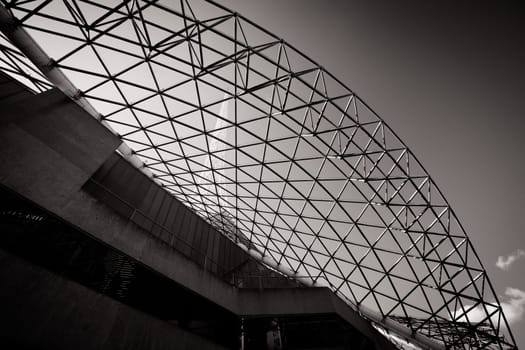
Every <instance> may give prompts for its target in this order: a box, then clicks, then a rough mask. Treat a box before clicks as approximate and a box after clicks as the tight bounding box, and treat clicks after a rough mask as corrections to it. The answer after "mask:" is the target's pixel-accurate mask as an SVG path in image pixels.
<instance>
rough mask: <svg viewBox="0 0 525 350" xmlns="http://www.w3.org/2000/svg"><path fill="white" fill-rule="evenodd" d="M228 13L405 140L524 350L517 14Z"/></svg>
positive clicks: (475, 9) (470, 8) (239, 7)
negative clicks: (303, 57) (350, 93)
mask: <svg viewBox="0 0 525 350" xmlns="http://www.w3.org/2000/svg"><path fill="white" fill-rule="evenodd" d="M220 3H222V4H224V5H225V6H227V7H229V8H231V9H234V10H236V11H237V12H239V13H241V14H243V15H244V16H246V17H247V18H249V19H251V20H253V21H255V22H256V23H258V24H260V25H261V26H263V27H265V28H267V29H269V30H271V31H272V32H273V33H275V34H276V35H277V36H279V37H282V38H284V39H285V40H286V41H287V42H289V43H290V44H291V45H293V46H295V47H296V48H298V49H299V50H301V51H303V52H304V53H306V54H307V55H308V56H310V57H311V58H312V59H313V60H314V61H317V62H318V63H319V64H320V65H322V66H324V67H325V68H326V69H327V70H328V71H330V72H331V73H333V74H334V75H335V76H337V77H338V78H339V79H341V80H342V81H343V82H344V83H346V84H347V85H348V86H349V87H350V88H351V89H352V90H354V91H356V92H357V93H358V95H360V96H361V97H362V98H363V99H364V100H365V101H366V102H367V103H368V104H369V105H370V106H372V108H374V109H375V110H376V112H378V113H379V115H381V116H382V118H383V119H384V120H385V121H386V122H387V123H388V124H389V125H390V126H391V127H392V128H393V129H394V130H395V131H396V132H397V133H398V135H399V136H400V137H401V139H402V140H404V141H405V143H406V144H407V145H408V147H410V149H411V150H412V151H413V152H414V154H415V155H416V156H417V157H418V158H419V159H420V160H421V161H422V163H423V165H424V166H425V167H426V169H427V170H428V172H429V173H430V174H431V176H432V177H433V178H434V180H435V181H436V183H437V184H438V186H439V187H440V188H441V190H442V191H443V193H444V195H445V197H446V198H447V199H448V201H449V203H450V204H451V205H452V207H453V208H454V210H455V211H456V213H457V215H458V217H459V219H460V221H461V222H462V224H463V226H464V227H465V229H466V231H467V233H468V235H469V237H470V238H471V240H472V241H473V243H474V246H475V247H476V250H477V251H478V253H479V255H480V257H481V260H482V261H483V263H484V266H485V268H486V270H487V271H488V274H489V277H490V279H491V280H492V282H493V284H494V285H495V287H496V292H497V293H498V295H501V296H502V298H501V299H502V301H504V302H507V304H505V305H506V306H508V309H509V310H511V311H507V313H508V314H509V315H508V316H510V318H513V319H514V320H515V321H514V323H513V326H512V328H513V330H514V332H513V333H514V335H515V337H516V339H517V342H518V346H519V347H520V348H523V349H525V335H521V334H520V333H521V332H520V331H522V330H523V329H525V320H521V321H520V318H521V317H522V316H523V311H524V309H525V297H524V296H525V293H519V292H516V290H515V289H518V290H521V291H523V290H525V277H524V276H525V258H524V257H525V253H523V251H524V250H525V236H524V230H523V228H522V218H523V217H525V209H524V208H525V205H524V203H523V201H524V199H525V189H524V186H523V185H522V183H521V181H522V180H523V179H525V166H524V165H523V154H525V140H524V138H523V132H524V131H525V118H524V112H523V110H524V108H523V104H524V103H525V88H524V87H523V85H524V83H525V67H524V66H523V64H524V62H525V40H524V36H525V12H523V10H522V9H520V8H519V7H518V3H519V2H518V1H515V2H512V1H496V0H494V1H492V2H480V1H475V2H474V1H439V2H438V1H427V2H421V1H419V2H417V1H395V2H394V1H348V0H339V1H336V0H331V1H321V0H284V1H283V0H265V1H260V0H221V1H220ZM328 4H329V6H328ZM519 249H523V250H522V251H521V252H520V251H519ZM498 257H500V258H499V263H498V266H499V267H498V266H497V265H496V263H497V262H498ZM508 287H512V288H514V289H507V288H508Z"/></svg>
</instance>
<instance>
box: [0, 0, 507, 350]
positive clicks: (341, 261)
mask: <svg viewBox="0 0 525 350" xmlns="http://www.w3.org/2000/svg"><path fill="white" fill-rule="evenodd" d="M2 4H3V6H4V8H5V9H3V10H2V11H3V12H2V13H3V14H2V16H3V17H2V21H3V22H4V24H3V31H4V32H6V33H7V34H8V36H10V38H11V39H12V40H13V41H18V42H21V41H23V40H20V37H23V36H24V35H25V34H24V33H26V32H27V33H28V34H29V35H30V37H31V38H32V39H31V40H34V41H35V42H36V43H38V44H39V45H40V46H41V47H42V48H43V51H44V52H45V54H46V55H47V56H49V57H52V58H53V59H52V60H49V61H47V62H44V63H43V62H36V63H37V66H39V68H40V69H41V70H42V71H44V74H45V75H46V76H47V77H49V78H50V81H53V83H55V84H56V83H57V81H58V80H57V79H58V78H56V77H57V76H60V75H62V74H63V75H65V77H66V78H67V80H69V81H70V82H71V83H72V85H73V86H74V87H76V88H78V91H66V93H68V94H69V95H70V96H72V97H73V98H75V99H76V100H77V101H79V103H81V104H83V105H84V106H86V105H88V106H89V108H93V109H92V110H91V111H93V110H96V111H97V113H99V114H97V115H96V117H97V118H99V119H100V120H101V121H102V122H103V123H104V124H105V125H107V126H108V127H110V128H111V129H112V130H114V131H115V132H116V133H118V135H120V137H121V138H122V140H123V141H125V143H126V144H127V145H128V146H129V147H130V148H131V151H130V152H129V153H131V154H124V155H126V156H129V157H130V159H132V160H133V161H135V162H136V160H137V159H139V160H140V162H139V163H140V164H139V166H140V167H141V168H143V170H144V171H145V172H146V173H148V174H150V175H151V176H152V177H153V179H154V180H155V181H157V182H158V183H160V184H161V185H162V186H163V187H164V188H165V189H166V190H167V191H169V192H170V193H172V194H173V195H174V196H176V197H177V198H178V199H179V200H181V201H182V202H184V203H185V204H186V205H187V206H189V207H190V208H192V209H193V210H194V211H195V212H196V213H198V214H199V215H201V216H202V217H203V218H205V219H206V220H207V221H208V222H210V223H211V224H212V225H214V226H215V227H217V228H218V229H219V230H221V232H222V233H224V234H225V235H227V236H228V237H230V238H231V239H232V240H233V241H235V242H236V243H237V244H239V245H240V246H241V247H243V248H244V249H246V250H247V251H249V252H250V253H251V254H252V255H254V256H256V257H258V258H259V259H260V260H261V261H263V262H264V263H266V264H267V265H268V266H270V267H272V268H274V269H276V270H278V271H280V272H281V273H284V274H287V275H289V276H292V277H293V276H299V275H300V276H308V277H309V280H310V284H312V285H327V286H329V287H330V288H331V289H332V290H333V291H334V292H336V293H337V294H338V295H339V296H341V297H342V298H343V299H345V300H346V301H347V302H348V303H349V304H350V305H352V306H353V307H355V308H356V309H357V310H359V311H360V312H362V313H363V315H364V316H366V317H368V318H370V319H372V320H374V321H375V322H377V323H379V324H381V325H383V326H385V327H389V328H390V329H397V331H398V332H399V331H400V330H401V331H403V330H405V333H406V334H409V336H410V337H411V339H412V340H414V341H416V340H419V341H421V339H431V340H432V341H434V342H432V341H430V342H423V343H424V344H427V345H428V344H431V345H434V346H436V347H442V346H445V347H447V348H464V347H474V348H483V347H489V348H514V347H515V343H514V340H513V338H512V335H511V334H510V331H508V334H509V336H510V340H505V339H504V338H502V337H501V335H500V334H501V333H502V331H505V329H508V324H507V322H506V320H505V317H504V315H503V313H502V309H501V305H500V304H499V302H498V299H497V296H496V294H495V292H494V290H493V288H492V286H491V284H490V282H489V280H488V278H487V275H486V272H485V270H484V268H483V266H482V264H481V262H480V259H479V257H478V256H477V254H476V252H475V250H474V248H473V246H472V244H471V242H470V241H469V239H468V238H467V236H466V234H465V232H464V230H463V228H462V227H461V225H460V223H459V222H458V220H457V218H456V215H455V214H454V212H453V210H452V209H451V208H450V206H449V204H448V203H447V201H446V200H445V198H444V197H443V196H442V194H441V193H440V191H439V190H438V188H437V187H436V185H435V183H434V182H433V180H432V179H431V178H430V176H429V175H428V174H427V172H426V171H425V170H424V168H423V167H422V166H421V164H420V163H419V161H418V160H417V159H416V158H415V157H414V155H413V154H412V152H411V151H410V150H409V149H408V148H407V147H406V146H405V145H404V144H403V142H402V141H401V140H400V139H399V138H398V137H397V136H396V135H395V133H394V132H393V131H392V130H391V129H390V127H389V126H388V125H386V123H385V122H384V121H383V120H382V119H381V118H379V116H377V115H376V114H375V113H374V112H373V111H372V110H371V109H370V108H369V107H368V106H367V105H366V104H365V103H364V102H363V100H362V99H361V98H360V97H359V96H357V95H356V94H355V93H354V92H353V91H352V90H350V89H349V88H347V87H346V86H345V85H344V84H342V83H341V82H340V81H339V80H337V79H336V78H335V77H334V76H332V75H331V74H329V73H328V72H327V71H326V70H324V69H323V68H322V67H321V66H319V65H318V64H316V63H315V62H313V61H312V60H311V59H309V58H308V57H306V56H305V55H304V54H302V53H301V52H300V51H298V50H296V49H295V48H293V47H292V46H290V45H289V44H287V43H286V42H284V41H283V40H281V39H279V38H278V37H276V36H274V35H273V34H271V33H270V32H268V31H266V30H264V29H262V28H261V27H259V26H257V25H255V24H254V23H252V22H251V21H249V20H247V19H246V18H244V17H242V16H240V15H239V14H237V13H235V12H232V11H230V10H228V9H226V8H224V7H222V6H221V5H218V4H216V3H213V2H208V1H187V0H181V1H179V2H174V1H154V0H143V1H139V0H132V1H122V2H121V1H88V0H84V1H80V0H63V1H58V0H56V1H50V0H36V1H6V0H2ZM13 18H15V19H16V20H13ZM6 23H8V25H6ZM3 41H4V42H6V44H4V45H2V55H5V56H6V57H11V56H13V55H14V56H17V57H22V58H21V60H22V61H23V62H25V61H24V60H26V59H25V57H23V55H22V54H21V53H20V52H18V51H17V50H16V48H15V46H13V45H11V44H10V43H9V42H7V41H6V40H5V38H3ZM23 51H24V52H25V53H28V50H27V48H23ZM29 51H31V50H29ZM37 51H38V50H37ZM30 54H31V53H30V52H29V54H28V55H30ZM47 56H46V57H47ZM42 57H43V56H42V55H40V58H42ZM33 61H35V60H34V59H33ZM26 66H27V67H29V65H25V66H24V67H21V66H17V67H18V68H19V69H18V68H17V69H13V71H15V72H18V75H20V76H22V77H27V73H25V72H28V71H27V70H26V69H25V67H26ZM0 68H1V69H2V70H3V71H7V72H10V73H13V72H12V71H9V69H10V68H6V66H5V65H2V66H0ZM30 69H31V70H32V71H35V70H34V68H30ZM31 76H33V75H31ZM36 76H37V78H34V79H31V82H32V83H33V84H36V85H37V86H38V87H39V88H40V90H43V89H45V88H48V87H49V86H50V84H49V83H48V82H47V81H46V80H45V79H43V78H42V77H41V76H40V75H36ZM57 85H58V86H59V87H61V88H62V89H63V90H68V89H64V88H63V86H61V85H60V84H57ZM33 89H34V90H35V91H40V90H39V89H35V88H33ZM69 90H70V89H69ZM123 153H126V152H123ZM401 319H402V320H404V321H403V322H400V320H401ZM407 320H408V321H407ZM412 320H417V322H416V321H414V322H412ZM430 329H431V330H432V331H429V330H430ZM480 332H482V333H483V336H482V337H480V336H478V333H480ZM451 334H454V336H451ZM480 334H481V333H480ZM472 339H476V341H475V342H473V341H472Z"/></svg>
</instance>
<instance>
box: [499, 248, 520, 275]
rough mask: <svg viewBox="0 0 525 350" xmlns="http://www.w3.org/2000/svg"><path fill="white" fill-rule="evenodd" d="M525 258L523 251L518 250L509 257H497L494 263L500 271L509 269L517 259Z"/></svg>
mask: <svg viewBox="0 0 525 350" xmlns="http://www.w3.org/2000/svg"><path fill="white" fill-rule="evenodd" d="M521 258H525V250H523V249H518V250H516V251H515V252H513V253H511V254H510V255H509V256H507V257H505V256H498V261H496V266H497V267H499V268H500V269H502V270H505V271H506V270H508V269H510V266H511V265H512V264H514V262H515V261H516V260H518V259H521Z"/></svg>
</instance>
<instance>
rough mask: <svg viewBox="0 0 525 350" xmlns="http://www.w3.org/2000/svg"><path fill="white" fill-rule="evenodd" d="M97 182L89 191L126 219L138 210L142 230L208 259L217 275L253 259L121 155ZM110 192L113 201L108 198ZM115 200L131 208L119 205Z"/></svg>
mask: <svg viewBox="0 0 525 350" xmlns="http://www.w3.org/2000/svg"><path fill="white" fill-rule="evenodd" d="M123 179H125V181H122V180H123ZM93 180H94V181H95V183H96V184H97V185H91V186H89V184H87V186H86V187H85V188H86V189H88V191H89V192H90V193H91V194H92V195H93V196H95V197H96V198H100V199H101V200H102V201H103V202H105V203H107V204H108V205H110V206H111V207H112V208H113V209H115V210H117V211H118V212H119V213H120V214H121V215H124V216H130V215H132V214H133V213H132V212H130V210H129V209H130V206H131V207H132V208H136V209H137V210H138V211H139V213H135V214H133V215H134V218H133V219H134V221H135V222H136V223H138V224H139V226H140V227H142V228H144V229H145V230H147V231H149V232H151V233H152V234H153V235H155V236H157V237H159V238H160V239H162V240H164V241H166V242H167V243H169V244H170V245H173V246H175V247H176V248H177V249H178V250H180V251H182V252H183V253H184V254H185V255H186V256H187V257H188V258H190V259H193V260H194V261H199V262H203V260H204V257H206V258H207V261H208V263H210V262H214V264H213V263H210V264H209V266H208V267H209V268H210V269H211V270H212V271H213V272H215V273H221V274H224V273H227V272H229V271H231V270H234V269H235V268H236V267H238V266H240V265H241V264H243V263H245V262H246V261H247V260H248V259H249V257H248V255H247V254H246V253H245V252H244V251H243V250H242V249H240V248H239V247H238V246H237V245H235V244H234V243H233V242H231V241H230V240H229V239H227V238H226V237H224V236H223V235H221V234H220V233H219V232H218V231H217V230H216V229H214V228H213V227H212V226H210V225H209V224H208V223H207V222H205V221H204V220H203V219H202V218H201V217H199V216H198V215H197V214H195V213H194V212H193V211H191V210H190V209H188V208H187V207H186V206H185V205H183V204H182V203H181V202H180V201H178V200H177V199H175V198H174V197H173V196H172V195H170V194H169V193H168V192H167V191H166V190H165V189H163V188H162V187H160V186H159V185H157V184H156V183H154V182H153V181H151V179H149V178H148V177H146V176H145V175H144V174H143V173H141V172H140V171H139V170H138V169H136V168H135V167H134V166H132V165H131V164H129V163H128V162H127V161H126V160H125V159H123V158H122V157H120V156H119V155H118V154H113V155H112V156H111V157H110V158H109V159H108V160H107V161H106V162H105V163H104V164H103V165H102V166H101V167H100V168H99V170H98V171H97V172H96V173H95V174H94V175H93ZM130 189H133V190H132V191H131V190H130ZM108 191H110V192H111V193H112V194H113V195H114V196H113V198H111V197H110V196H107V192H108ZM115 197H118V198H121V199H122V201H123V202H125V203H127V204H129V205H127V204H126V205H124V204H123V203H119V201H118V200H115ZM141 216H145V217H147V218H148V219H151V220H148V219H146V218H142V217H141ZM152 221H153V222H155V223H156V224H158V225H159V226H156V225H154V224H152ZM160 226H162V227H163V228H165V230H163V229H161V227H160Z"/></svg>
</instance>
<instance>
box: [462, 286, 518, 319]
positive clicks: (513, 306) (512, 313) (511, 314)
mask: <svg viewBox="0 0 525 350" xmlns="http://www.w3.org/2000/svg"><path fill="white" fill-rule="evenodd" d="M505 295H506V298H505V299H506V300H504V301H502V302H501V308H502V309H503V314H504V315H505V317H506V318H507V321H508V322H509V324H513V323H516V322H519V321H521V320H522V319H523V315H524V314H525V292H524V291H522V290H521V289H517V288H512V287H507V289H505ZM471 307H472V305H466V306H465V310H468V309H469V308H471ZM494 310H495V308H493V307H490V306H487V311H488V312H489V313H491V312H493V311H494ZM462 313H463V312H462V311H461V310H456V312H455V315H457V317H456V316H455V317H454V318H455V319H456V320H457V321H459V322H467V318H468V320H469V321H470V322H471V323H476V322H480V321H483V320H484V318H485V315H486V314H485V310H484V309H483V307H482V306H476V307H475V308H473V309H472V310H470V311H468V312H467V314H466V315H462ZM497 317H498V313H496V314H494V315H493V316H492V322H494V323H495V324H496V322H497Z"/></svg>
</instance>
